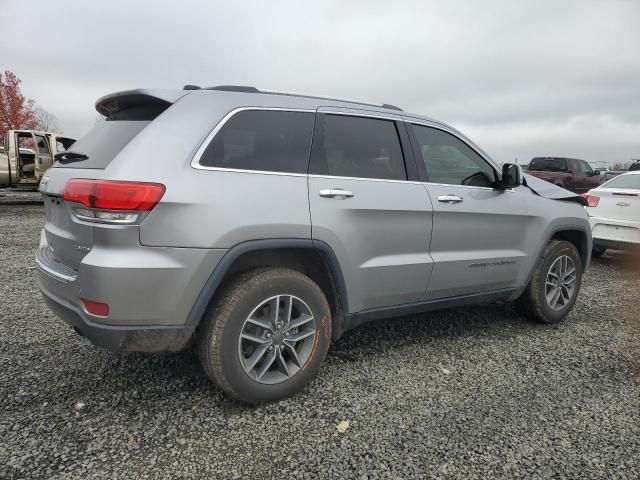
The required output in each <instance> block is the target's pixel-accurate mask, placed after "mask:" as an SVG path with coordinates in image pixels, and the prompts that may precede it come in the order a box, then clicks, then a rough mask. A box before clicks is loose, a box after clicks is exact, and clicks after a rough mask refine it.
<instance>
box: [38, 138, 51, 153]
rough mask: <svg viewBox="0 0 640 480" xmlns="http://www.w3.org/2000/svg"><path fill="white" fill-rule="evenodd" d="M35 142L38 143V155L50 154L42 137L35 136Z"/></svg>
mask: <svg viewBox="0 0 640 480" xmlns="http://www.w3.org/2000/svg"><path fill="white" fill-rule="evenodd" d="M36 142H37V143H38V153H47V154H48V153H51V152H50V151H49V145H48V144H47V140H46V139H45V138H44V137H43V136H42V135H36Z"/></svg>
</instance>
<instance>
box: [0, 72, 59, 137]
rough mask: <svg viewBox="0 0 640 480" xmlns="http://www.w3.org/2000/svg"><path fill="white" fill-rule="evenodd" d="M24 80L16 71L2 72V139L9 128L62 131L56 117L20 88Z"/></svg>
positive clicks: (0, 122)
mask: <svg viewBox="0 0 640 480" xmlns="http://www.w3.org/2000/svg"><path fill="white" fill-rule="evenodd" d="M21 83H22V81H21V80H20V79H19V78H18V77H17V76H16V74H15V73H13V72H11V71H9V70H6V71H5V72H4V75H3V74H2V72H0V139H1V138H3V137H4V135H5V133H6V132H7V131H8V130H42V131H44V132H56V133H62V132H60V129H59V127H58V122H57V119H56V117H55V116H54V115H53V114H51V113H49V112H47V111H46V110H45V109H44V108H42V107H40V106H37V105H36V103H35V101H34V100H32V99H30V98H26V97H25V96H24V95H23V94H22V91H21V90H20V84H21Z"/></svg>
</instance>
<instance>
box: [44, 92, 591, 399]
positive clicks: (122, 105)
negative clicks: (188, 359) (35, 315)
mask: <svg viewBox="0 0 640 480" xmlns="http://www.w3.org/2000/svg"><path fill="white" fill-rule="evenodd" d="M96 108H97V110H98V112H100V113H101V114H103V115H104V116H106V121H104V122H102V123H100V124H98V125H96V126H95V128H94V129H93V130H91V131H90V132H89V133H88V134H87V135H86V136H84V137H83V138H81V139H80V140H78V141H77V142H76V143H75V144H74V145H73V146H72V147H71V149H70V150H69V151H65V152H62V153H60V154H58V155H57V156H56V157H57V162H56V163H55V164H54V166H53V167H52V168H51V169H49V170H48V171H47V174H46V176H45V177H43V179H42V184H41V191H42V195H43V196H44V202H45V211H46V221H45V225H44V229H43V230H42V235H41V239H40V247H39V250H38V252H37V257H36V262H37V268H38V279H39V286H40V289H41V291H42V293H43V294H44V298H45V300H46V301H47V303H48V304H49V306H50V307H51V308H52V309H53V310H54V311H55V312H56V314H57V315H58V316H60V317H61V318H62V319H63V320H64V321H65V322H66V323H68V324H69V325H71V326H72V327H73V328H74V329H75V330H76V331H77V332H78V333H79V334H81V335H83V336H85V337H87V338H88V339H89V340H90V341H91V342H93V343H94V344H96V345H98V346H101V347H105V348H108V349H112V350H137V351H146V352H159V351H178V350H182V349H185V348H187V347H188V346H190V345H191V344H194V345H195V346H196V348H197V351H198V354H199V356H200V359H201V360H202V364H203V366H204V369H205V370H206V372H207V374H208V375H209V376H210V377H211V379H212V380H213V381H215V383H217V384H218V385H219V386H220V387H221V388H222V389H223V390H224V391H226V392H227V393H228V394H229V395H231V396H233V397H235V398H237V399H241V400H244V401H248V402H262V401H271V400H275V399H280V398H283V397H287V396H289V395H291V394H293V393H294V392H296V391H298V390H300V389H302V388H303V387H304V386H305V385H306V384H307V383H308V382H309V381H310V380H311V379H312V378H313V377H314V375H316V373H317V372H318V370H319V368H320V365H321V363H322V361H323V359H324V357H325V355H326V353H327V349H328V348H329V344H330V342H331V341H332V340H336V339H337V338H339V337H340V336H341V335H342V334H343V333H344V332H345V331H347V330H349V329H351V328H353V327H355V326H357V325H360V324H362V323H363V322H366V321H369V320H374V319H379V318H387V317H395V316H401V315H406V314H409V313H417V312H426V311H430V310H435V309H440V308H445V307H451V306H456V305H462V304H468V303H476V302H485V301H491V300H501V301H516V304H517V305H518V307H519V309H520V311H521V312H522V313H523V314H524V315H526V316H528V317H531V318H533V319H535V320H538V321H541V322H544V323H552V322H557V321H559V320H561V319H562V318H564V317H565V316H566V315H567V314H568V312H569V311H570V310H571V308H572V306H573V304H574V302H575V301H576V297H577V295H578V291H579V289H580V282H581V277H582V273H583V271H584V270H585V269H586V268H587V265H588V263H589V260H590V252H591V233H590V228H589V221H588V218H587V214H586V212H585V209H584V208H583V204H584V199H582V198H581V197H579V196H577V195H575V194H573V193H571V192H568V191H566V190H563V189H561V188H558V187H556V186H554V185H551V184H549V183H547V182H544V181H542V180H538V179H535V178H533V177H529V176H525V177H524V178H523V176H522V174H521V171H520V169H519V167H517V166H516V165H510V164H507V165H504V166H503V168H499V167H498V166H497V165H496V164H495V163H494V162H493V161H492V160H491V159H490V158H489V156H488V155H486V154H485V153H484V152H483V151H482V150H480V149H479V148H478V147H477V146H476V145H474V144H473V143H472V142H471V141H470V140H469V139H467V138H466V137H464V136H463V135H462V134H461V133H459V132H458V131H456V130H454V129H453V128H451V127H450V126H448V125H446V124H443V123H441V122H438V121H435V120H432V119H428V118H425V117H421V116H418V115H413V114H408V113H405V112H403V111H402V110H400V109H399V108H397V107H393V106H391V105H382V106H376V105H369V104H362V103H356V102H347V101H341V100H333V99H328V98H317V97H309V96H301V95H290V94H282V93H274V92H264V91H258V90H257V89H255V88H251V87H236V86H226V87H213V88H202V89H200V88H197V87H192V86H187V87H185V89H183V90H132V91H126V92H120V93H115V94H112V95H107V96H105V97H103V98H101V99H100V100H99V101H98V102H97V104H96Z"/></svg>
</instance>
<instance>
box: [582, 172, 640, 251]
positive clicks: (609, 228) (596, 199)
mask: <svg viewBox="0 0 640 480" xmlns="http://www.w3.org/2000/svg"><path fill="white" fill-rule="evenodd" d="M583 196H584V198H585V199H586V200H587V202H588V203H589V205H588V206H587V212H588V213H589V222H590V223H591V229H592V235H593V254H594V255H595V256H600V255H602V254H603V253H604V251H605V250H606V249H607V248H613V249H618V250H624V249H629V248H633V247H636V248H637V247H640V171H634V172H628V173H623V174H622V175H619V176H617V177H615V178H613V179H611V180H609V181H608V182H606V183H603V184H602V185H600V186H599V187H598V188H594V189H593V190H590V191H589V192H588V193H587V194H585V195H583Z"/></svg>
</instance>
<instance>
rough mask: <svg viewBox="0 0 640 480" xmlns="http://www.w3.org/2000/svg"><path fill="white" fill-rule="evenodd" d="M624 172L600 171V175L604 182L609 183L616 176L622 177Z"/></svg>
mask: <svg viewBox="0 0 640 480" xmlns="http://www.w3.org/2000/svg"><path fill="white" fill-rule="evenodd" d="M625 172H626V170H600V173H602V175H603V176H604V182H606V181H609V180H611V179H612V178H614V177H617V176H618V175H622V174H623V173H625ZM604 182H602V183H604Z"/></svg>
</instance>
